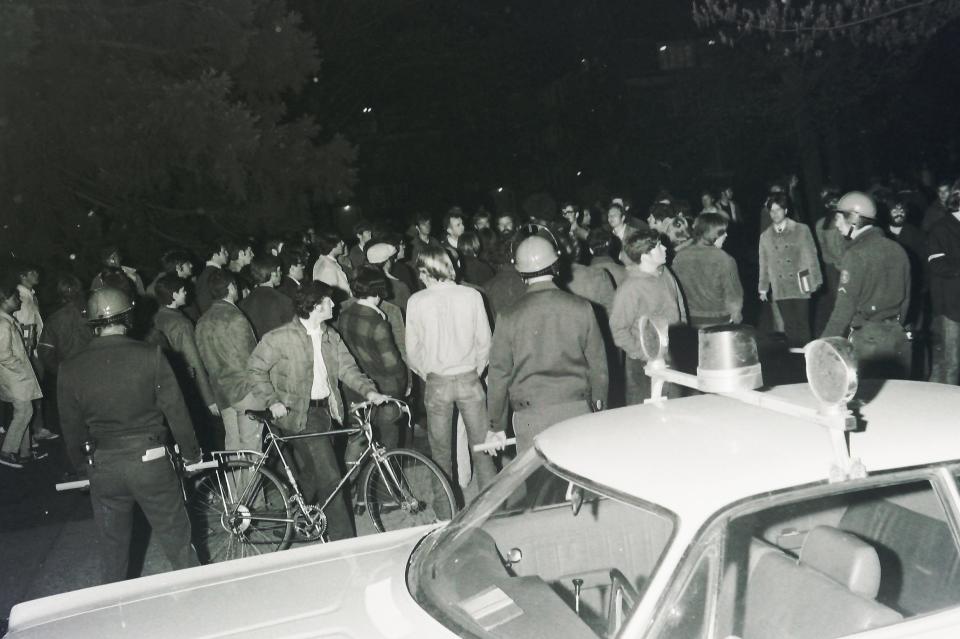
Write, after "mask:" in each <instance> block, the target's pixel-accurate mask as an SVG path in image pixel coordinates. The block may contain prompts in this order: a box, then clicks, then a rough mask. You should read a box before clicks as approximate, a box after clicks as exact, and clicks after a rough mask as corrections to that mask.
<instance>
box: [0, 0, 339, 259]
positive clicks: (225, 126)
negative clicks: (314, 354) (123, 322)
mask: <svg viewBox="0 0 960 639" xmlns="http://www.w3.org/2000/svg"><path fill="white" fill-rule="evenodd" d="M318 71H319V58H318V55H317V51H316V45H315V42H314V39H313V36H312V35H311V34H310V33H308V32H307V31H305V30H304V29H303V28H302V26H301V20H300V17H299V16H298V15H297V14H296V13H293V12H291V11H289V10H288V9H287V7H286V5H285V3H284V2H283V1H282V0H207V1H205V2H189V1H186V0H90V1H87V2H83V3H76V2H72V1H70V0H51V1H50V2H40V3H38V2H35V1H34V0H0V85H2V86H3V87H4V91H3V92H2V95H0V198H2V199H0V212H2V213H3V215H4V218H5V219H10V220H11V221H12V223H13V224H14V229H7V230H8V231H11V230H14V231H15V232H11V233H6V234H4V235H3V242H4V243H11V244H12V243H13V242H16V244H17V248H24V246H23V245H24V243H26V244H27V245H31V246H30V250H32V251H34V252H44V253H46V252H68V251H70V250H83V249H85V248H86V247H85V246H84V245H85V244H86V243H87V241H88V240H89V239H91V238H100V237H111V236H122V235H124V234H127V235H129V234H131V233H135V234H136V235H137V236H138V241H139V242H143V241H145V240H148V241H149V239H150V236H151V235H152V236H154V237H160V238H163V241H165V242H168V243H169V242H173V241H177V242H181V241H183V242H186V243H188V244H190V243H191V242H196V241H198V239H200V238H198V237H197V236H198V232H199V234H200V235H203V234H206V235H210V234H213V233H222V232H229V233H251V232H255V231H257V230H260V229H262V228H264V227H267V228H270V229H272V230H273V231H274V232H279V231H282V230H284V229H285V228H288V227H294V226H297V225H301V226H302V225H305V222H306V220H307V219H308V218H309V215H310V213H311V209H312V208H313V207H315V206H318V205H322V204H323V203H325V202H333V201H336V200H340V199H343V198H346V197H349V195H350V193H351V189H352V187H353V185H354V183H355V181H356V176H355V173H354V170H353V165H354V162H355V159H356V149H355V148H354V147H353V146H352V145H350V144H349V143H347V142H346V140H345V139H343V138H342V137H340V136H338V135H334V134H331V133H329V132H325V131H323V130H322V129H321V127H320V126H319V125H318V124H317V123H316V122H315V121H313V119H312V118H310V117H308V116H305V115H299V116H296V117H294V116H291V115H290V114H288V112H287V109H286V107H285V100H286V99H288V97H289V96H291V95H294V94H296V93H298V92H300V91H301V90H302V88H303V86H304V84H306V83H309V82H311V80H314V81H315V78H316V74H317V73H318ZM25 220H30V221H31V222H32V224H26V223H25V222H24V221H25ZM91 225H95V226H96V228H93V227H92V226H91ZM118 239H121V238H118ZM94 248H95V247H94ZM9 250H10V249H8V251H9ZM128 253H132V251H128Z"/></svg>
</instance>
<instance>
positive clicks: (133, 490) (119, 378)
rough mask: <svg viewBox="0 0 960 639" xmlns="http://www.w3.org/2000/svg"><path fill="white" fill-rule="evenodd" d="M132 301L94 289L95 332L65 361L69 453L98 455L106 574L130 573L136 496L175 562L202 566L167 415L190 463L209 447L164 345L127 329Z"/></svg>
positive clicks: (94, 496) (96, 496) (63, 401)
mask: <svg viewBox="0 0 960 639" xmlns="http://www.w3.org/2000/svg"><path fill="white" fill-rule="evenodd" d="M132 310H133V302H132V301H131V300H130V297H129V296H128V295H127V294H126V293H124V292H122V291H120V290H118V289H114V288H101V289H98V290H96V291H93V292H92V293H91V294H90V297H89V299H88V300H87V310H86V313H87V321H88V322H89V323H90V324H91V325H92V327H93V330H94V334H95V335H96V337H95V338H94V340H93V341H92V342H90V344H89V345H88V346H87V347H86V348H85V349H84V350H82V351H81V352H79V353H78V354H77V355H75V356H74V357H71V358H70V359H68V360H67V361H65V362H63V364H61V366H60V375H59V378H58V387H57V391H58V393H57V394H58V403H59V408H60V419H61V425H62V429H63V439H64V443H65V444H66V446H67V452H68V454H69V455H70V459H71V461H72V462H73V463H74V465H75V466H76V467H77V468H81V467H83V466H85V465H86V462H85V460H84V456H83V452H84V450H86V451H88V453H89V463H90V464H92V465H90V466H88V469H89V475H90V497H91V500H92V502H93V515H94V519H95V520H96V522H97V528H98V529H99V531H100V536H101V540H102V541H101V544H100V546H101V554H102V568H103V580H104V582H105V583H109V582H113V581H120V580H122V579H126V577H127V564H128V559H129V551H130V536H131V531H132V523H133V522H132V515H133V506H134V504H139V506H140V508H141V510H143V513H144V514H145V515H146V517H147V520H148V521H149V522H150V526H151V528H152V529H153V534H154V535H155V538H156V539H157V541H159V542H160V545H161V546H162V547H163V550H164V552H165V553H166V556H167V559H168V560H169V561H170V564H171V566H172V567H173V569H174V570H177V569H180V568H186V567H189V566H196V565H197V555H196V552H195V551H194V549H193V547H192V546H191V543H190V522H189V519H188V518H187V513H186V510H185V508H184V504H183V494H182V492H181V489H180V482H179V479H178V477H177V473H176V471H175V469H174V465H173V462H172V461H171V459H170V457H169V455H168V451H167V447H166V443H167V441H168V433H167V428H166V426H165V425H164V420H166V423H167V424H168V425H169V427H170V430H172V431H173V435H174V438H175V439H176V441H177V443H178V444H179V446H180V451H181V453H182V455H183V458H184V460H185V461H186V462H187V463H190V462H195V461H199V459H200V448H199V447H198V446H197V439H196V437H195V435H194V432H193V426H192V425H191V423H190V418H189V416H188V413H187V407H186V405H185V404H184V401H183V396H182V395H181V393H180V389H179V387H178V386H177V380H176V377H175V376H174V374H173V370H172V369H171V368H170V365H169V364H168V363H167V359H166V358H165V357H164V356H163V354H162V353H161V351H160V348H159V347H158V346H150V345H147V344H144V343H142V342H139V341H136V340H134V339H131V338H129V337H127V336H126V332H127V330H128V329H129V327H130V321H131V314H132V313H131V311H132Z"/></svg>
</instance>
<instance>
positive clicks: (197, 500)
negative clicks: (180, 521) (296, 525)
mask: <svg viewBox="0 0 960 639" xmlns="http://www.w3.org/2000/svg"><path fill="white" fill-rule="evenodd" d="M251 467H253V463H252V462H249V461H246V460H242V459H232V460H229V461H226V462H224V463H223V465H222V466H221V467H220V468H215V469H212V470H209V471H207V472H205V473H202V474H201V475H200V476H199V477H197V478H196V480H195V481H194V482H193V484H192V488H193V490H192V493H191V495H190V499H189V501H188V512H189V514H190V521H191V524H192V525H193V536H194V545H195V546H196V548H197V551H198V553H199V554H200V559H201V561H202V562H203V563H216V562H220V561H227V560H230V559H239V558H242V557H249V556H253V555H262V554H266V553H270V552H275V551H277V550H286V549H287V548H289V547H290V544H291V543H292V540H293V515H294V506H293V504H291V503H290V499H289V492H288V490H287V486H286V484H284V483H283V482H282V481H280V480H279V479H278V478H277V476H276V475H274V474H273V473H272V472H270V471H269V470H267V469H266V468H263V467H261V468H260V469H259V470H258V471H257V477H256V478H251V480H252V481H257V482H258V484H257V485H256V487H255V488H254V489H253V490H252V491H251V492H250V494H249V495H248V496H247V499H246V500H245V503H244V504H243V505H241V506H240V507H239V508H237V509H236V512H234V506H235V504H233V503H227V505H226V508H225V507H224V502H225V501H226V500H225V499H224V498H221V488H220V486H221V482H227V483H230V482H232V483H233V484H234V485H233V486H232V488H233V489H234V491H233V494H234V495H236V494H238V493H239V492H242V488H243V486H240V487H239V489H238V487H237V486H236V483H237V477H238V476H240V475H241V474H242V473H243V471H244V469H250V468H251ZM248 473H249V470H248ZM245 481H246V480H244V482H245ZM244 485H245V483H244ZM261 518H271V519H285V520H287V521H283V522H277V521H263V519H261Z"/></svg>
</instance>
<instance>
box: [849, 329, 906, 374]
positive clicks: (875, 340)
mask: <svg viewBox="0 0 960 639" xmlns="http://www.w3.org/2000/svg"><path fill="white" fill-rule="evenodd" d="M850 343H851V344H853V350H854V352H855V353H856V355H857V363H858V368H859V374H860V376H861V377H862V378H864V379H870V378H872V379H910V359H911V352H910V342H908V341H907V334H906V331H904V330H903V327H902V326H901V325H900V322H897V321H893V320H891V321H885V322H867V323H866V324H864V325H863V326H861V327H860V328H857V329H855V330H854V331H853V333H851V335H850Z"/></svg>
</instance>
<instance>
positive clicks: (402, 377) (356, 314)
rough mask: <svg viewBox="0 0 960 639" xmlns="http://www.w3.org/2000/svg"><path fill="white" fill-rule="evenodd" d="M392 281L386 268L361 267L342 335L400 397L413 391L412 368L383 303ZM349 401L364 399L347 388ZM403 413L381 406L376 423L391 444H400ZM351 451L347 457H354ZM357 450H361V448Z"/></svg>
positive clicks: (367, 369) (380, 383) (383, 387)
mask: <svg viewBox="0 0 960 639" xmlns="http://www.w3.org/2000/svg"><path fill="white" fill-rule="evenodd" d="M388 286H389V283H388V281H387V278H386V276H384V274H383V272H382V271H381V270H380V269H379V268H377V267H375V266H369V265H368V266H364V267H362V268H361V269H360V271H359V273H358V275H357V278H356V279H355V280H354V283H353V290H354V293H355V294H356V296H357V298H356V299H355V300H350V301H348V302H345V303H344V304H343V305H342V307H341V308H342V310H341V312H340V318H339V321H338V328H339V330H340V335H341V337H343V341H344V343H345V344H346V345H347V349H348V350H349V351H350V354H351V355H353V357H354V359H355V360H356V361H357V365H358V366H359V367H360V370H362V371H363V372H364V373H366V374H367V376H368V377H370V378H371V379H372V380H373V381H374V382H375V383H376V385H377V388H379V389H380V392H382V393H383V394H385V395H389V396H391V397H396V398H398V399H400V398H403V397H406V396H407V394H408V393H409V391H410V382H411V376H410V370H409V369H408V368H407V364H406V362H405V361H404V359H403V355H402V353H401V351H400V348H399V347H398V345H397V342H396V339H395V337H394V334H393V330H392V328H391V326H390V322H389V320H388V319H387V316H386V314H385V313H384V312H383V310H381V309H380V303H381V302H382V301H383V298H384V297H385V296H387V294H388V292H389V290H388ZM346 394H347V399H348V401H360V400H361V399H362V398H360V397H359V396H352V395H351V392H350V391H349V389H347V391H346ZM399 417H400V415H399V414H398V413H397V411H396V407H395V406H392V405H391V406H387V407H384V408H381V409H378V410H377V412H376V413H375V415H374V426H375V427H376V428H377V429H378V430H379V439H380V442H381V443H382V444H383V445H385V446H386V447H387V448H393V447H396V446H397V445H398V443H399V439H400V433H399V431H398V428H399V425H398V423H397V419H398V418H399ZM351 452H353V451H352V450H348V451H347V459H348V460H349V459H351V456H350V453H351ZM356 452H358V453H359V452H360V451H359V450H357V451H356Z"/></svg>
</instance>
